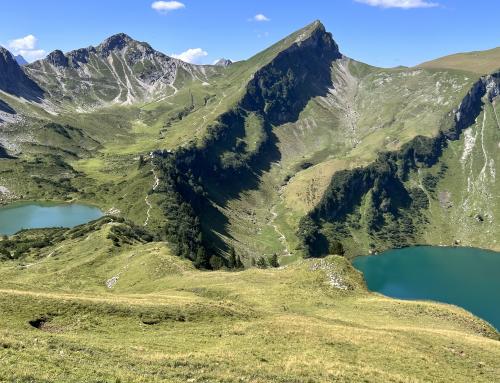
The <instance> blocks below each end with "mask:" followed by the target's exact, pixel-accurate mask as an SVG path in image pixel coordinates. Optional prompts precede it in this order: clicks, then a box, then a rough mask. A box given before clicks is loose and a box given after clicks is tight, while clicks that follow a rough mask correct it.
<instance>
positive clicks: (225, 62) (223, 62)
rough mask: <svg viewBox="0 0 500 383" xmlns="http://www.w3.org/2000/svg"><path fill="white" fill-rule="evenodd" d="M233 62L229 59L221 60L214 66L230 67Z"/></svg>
mask: <svg viewBox="0 0 500 383" xmlns="http://www.w3.org/2000/svg"><path fill="white" fill-rule="evenodd" d="M232 63H233V62H232V61H231V60H229V59H225V58H221V59H219V60H217V61H216V62H215V63H214V65H216V66H222V67H228V66H229V65H231V64H232Z"/></svg>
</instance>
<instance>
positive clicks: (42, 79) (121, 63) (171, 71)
mask: <svg viewBox="0 0 500 383" xmlns="http://www.w3.org/2000/svg"><path fill="white" fill-rule="evenodd" d="M211 68H212V67H202V66H197V65H192V64H189V63H185V62H183V61H181V60H178V59H175V58H172V57H169V56H167V55H165V54H163V53H161V52H158V51H156V50H154V49H153V48H151V46H150V45H149V44H147V43H144V42H139V41H136V40H134V39H132V38H131V37H130V36H128V35H126V34H124V33H119V34H116V35H113V36H111V37H109V38H107V39H106V40H104V41H103V42H102V43H101V44H99V45H98V46H96V47H93V46H90V47H87V48H80V49H77V50H73V51H70V52H68V53H66V54H65V53H63V52H62V51H60V50H55V51H53V52H51V53H50V54H49V55H48V56H47V57H46V58H45V59H42V60H38V61H35V62H34V63H31V64H28V65H26V66H25V70H26V73H27V74H28V75H29V76H30V77H31V78H32V79H34V80H35V81H36V82H37V83H38V84H40V86H41V87H42V88H43V89H44V90H46V92H47V97H48V98H49V99H50V100H51V101H52V102H53V103H55V104H56V105H60V104H68V103H69V104H75V105H77V106H78V107H79V108H80V109H83V110H85V109H89V108H90V109H92V108H95V107H100V106H105V105H111V104H125V105H126V104H132V103H134V102H141V101H146V100H152V99H155V98H158V97H162V96H164V95H165V94H168V93H173V92H175V91H176V89H177V88H176V81H185V80H186V79H190V80H196V81H200V82H203V81H206V80H207V78H208V77H209V75H210V74H211V73H212V72H215V69H211Z"/></svg>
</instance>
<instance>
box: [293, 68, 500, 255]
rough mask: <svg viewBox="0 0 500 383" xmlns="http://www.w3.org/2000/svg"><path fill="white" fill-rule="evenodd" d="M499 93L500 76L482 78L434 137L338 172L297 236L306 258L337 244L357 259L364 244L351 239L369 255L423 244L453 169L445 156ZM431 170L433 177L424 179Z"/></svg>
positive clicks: (323, 252) (329, 250) (420, 138)
mask: <svg viewBox="0 0 500 383" xmlns="http://www.w3.org/2000/svg"><path fill="white" fill-rule="evenodd" d="M499 91H500V73H495V74H492V75H489V76H485V77H482V78H481V79H479V80H478V81H477V82H476V83H474V85H473V86H472V88H471V89H470V91H469V92H468V93H467V94H466V96H465V97H464V99H463V100H462V102H461V103H460V105H459V107H458V108H457V109H455V110H453V111H452V112H450V114H449V116H448V118H447V119H446V120H445V121H443V126H442V127H441V130H440V131H439V133H438V134H437V135H436V136H435V137H433V138H429V137H423V136H417V137H415V138H414V139H412V140H411V141H410V142H408V143H407V144H404V145H403V146H402V147H401V149H400V150H398V151H394V152H386V153H381V154H380V155H379V156H378V158H377V160H376V161H375V162H374V163H372V164H371V165H369V166H367V167H365V168H357V169H354V170H346V171H341V172H338V173H336V174H335V175H334V176H333V178H332V180H331V183H330V186H329V187H328V189H327V190H326V192H325V194H324V195H323V197H322V199H321V201H320V202H319V204H318V205H317V206H316V208H315V209H313V210H312V211H311V212H310V213H309V214H308V215H307V216H306V217H304V218H303V219H302V221H301V224H300V227H299V232H298V235H299V237H300V238H301V239H302V246H303V249H304V251H305V253H306V254H309V255H311V256H317V255H321V254H327V253H328V252H331V251H332V250H331V246H332V244H334V245H335V246H337V245H338V243H339V242H340V243H344V244H346V247H347V250H348V252H351V253H354V254H355V253H356V251H359V250H360V247H361V248H363V247H364V245H366V243H364V244H361V243H358V244H356V240H355V239H354V237H358V238H360V237H364V238H368V245H369V247H370V248H371V250H383V249H386V248H390V247H400V246H405V245H410V244H413V243H418V242H419V241H423V240H424V239H423V237H424V233H425V231H426V225H427V223H428V221H429V220H428V214H427V210H428V209H429V207H430V204H431V203H432V199H433V196H432V192H433V191H434V188H435V186H436V184H437V183H438V182H439V179H440V178H443V177H445V174H446V172H447V169H448V167H449V166H454V165H450V164H441V163H440V161H441V159H442V157H443V153H444V151H445V150H446V149H447V148H448V146H449V145H450V143H451V142H453V141H457V140H459V139H460V138H461V137H462V133H463V132H464V130H465V129H468V128H469V127H471V126H472V125H474V124H475V122H476V120H477V119H478V117H479V115H480V114H481V113H482V112H483V110H484V108H485V103H491V102H492V101H493V100H494V98H495V97H496V96H497V95H498V94H499ZM490 160H491V159H490ZM487 165H488V164H487ZM487 165H485V166H487ZM430 168H434V169H435V171H434V172H433V174H430V173H429V174H427V173H426V174H424V176H422V174H423V173H424V172H425V169H430ZM358 246H359V247H358ZM329 247H330V248H329ZM364 250H365V251H366V250H368V249H364Z"/></svg>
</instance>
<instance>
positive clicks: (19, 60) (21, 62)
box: [14, 55, 28, 66]
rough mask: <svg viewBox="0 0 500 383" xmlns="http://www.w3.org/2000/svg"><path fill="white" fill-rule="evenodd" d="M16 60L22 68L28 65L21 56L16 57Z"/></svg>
mask: <svg viewBox="0 0 500 383" xmlns="http://www.w3.org/2000/svg"><path fill="white" fill-rule="evenodd" d="M14 58H15V59H16V61H17V63H18V64H19V65H21V66H23V65H26V64H28V62H27V61H26V59H25V58H24V57H23V56H21V55H15V56H14Z"/></svg>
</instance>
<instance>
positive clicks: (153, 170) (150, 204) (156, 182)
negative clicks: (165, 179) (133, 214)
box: [143, 152, 160, 226]
mask: <svg viewBox="0 0 500 383" xmlns="http://www.w3.org/2000/svg"><path fill="white" fill-rule="evenodd" d="M153 157H154V156H153V152H151V153H150V154H149V158H150V159H151V168H152V169H151V172H152V173H153V177H154V182H153V191H155V190H156V188H157V187H158V185H159V184H160V179H159V178H158V175H157V174H156V172H155V166H154V164H153ZM144 202H146V205H147V207H148V210H146V220H145V221H144V225H143V226H147V225H148V223H149V217H150V216H151V209H152V208H153V204H152V203H151V201H150V200H149V193H146V197H145V198H144Z"/></svg>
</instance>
